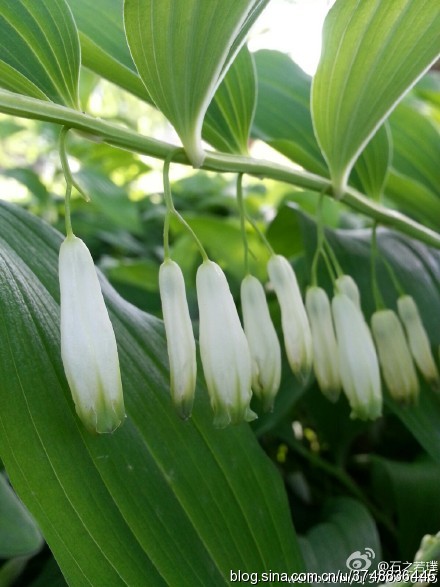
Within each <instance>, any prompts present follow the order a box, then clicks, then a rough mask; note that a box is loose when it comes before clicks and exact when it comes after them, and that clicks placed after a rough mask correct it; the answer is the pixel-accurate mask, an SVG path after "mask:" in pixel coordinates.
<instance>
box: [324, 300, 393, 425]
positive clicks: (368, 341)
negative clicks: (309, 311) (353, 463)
mask: <svg viewBox="0 0 440 587" xmlns="http://www.w3.org/2000/svg"><path fill="white" fill-rule="evenodd" d="M332 313H333V320H334V324H335V330H336V339H337V341H338V355H339V372H340V375H341V381H342V389H343V390H344V393H345V395H346V396H347V398H348V402H349V404H350V407H351V410H352V412H351V417H352V418H360V419H361V420H375V419H376V418H378V417H379V416H380V415H381V413H382V391H381V383H380V372H379V363H378V360H377V355H376V350H375V348H374V344H373V339H372V336H371V333H370V331H369V329H368V325H367V323H366V322H365V320H364V317H363V315H362V313H361V311H360V310H359V308H358V307H357V306H356V304H355V303H354V302H353V301H352V300H351V299H350V298H349V297H348V296H346V295H345V294H342V293H336V295H335V296H334V298H333V300H332Z"/></svg>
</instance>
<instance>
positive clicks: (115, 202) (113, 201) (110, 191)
mask: <svg viewBox="0 0 440 587" xmlns="http://www.w3.org/2000/svg"><path fill="white" fill-rule="evenodd" d="M75 179H76V181H77V182H78V184H79V186H80V187H81V189H83V190H84V192H85V193H86V194H87V195H88V196H89V197H90V200H91V204H92V205H91V206H90V207H91V208H92V209H93V208H94V209H96V210H97V211H98V212H99V214H100V215H101V216H102V217H103V218H105V219H107V220H109V221H110V222H111V223H112V225H114V226H115V227H118V228H125V229H126V230H130V231H131V232H132V233H133V234H139V233H140V232H141V231H142V229H141V223H140V219H139V215H138V212H137V207H136V204H135V203H134V202H130V200H129V199H128V194H127V192H126V190H124V189H123V188H121V187H119V186H117V185H116V184H115V183H114V182H112V181H111V179H109V178H108V177H107V176H106V175H105V174H104V173H101V172H100V171H98V170H97V169H95V168H93V167H83V168H82V169H81V171H78V172H77V173H75Z"/></svg>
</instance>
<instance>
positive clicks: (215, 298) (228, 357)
mask: <svg viewBox="0 0 440 587" xmlns="http://www.w3.org/2000/svg"><path fill="white" fill-rule="evenodd" d="M196 282H197V299H198V304H199V318H200V355H201V358H202V365H203V372H204V374H205V380H206V384H207V387H208V392H209V395H210V399H211V405H212V408H213V410H214V425H215V426H217V427H219V428H224V427H225V426H228V424H236V423H239V422H242V421H243V420H245V421H247V422H250V421H251V420H254V419H255V418H256V414H255V413H254V412H253V411H252V410H251V409H250V407H249V403H250V401H251V397H252V391H251V378H252V369H251V356H250V352H249V346H248V343H247V340H246V336H245V334H244V331H243V328H242V326H241V323H240V319H239V317H238V313H237V309H236V307H235V304H234V300H233V298H232V295H231V292H230V290H229V286H228V282H227V281H226V277H225V275H224V273H223V271H222V270H221V269H220V267H219V266H218V265H217V264H216V263H214V262H212V261H205V262H204V263H202V265H201V266H200V267H199V269H198V270H197V280H196Z"/></svg>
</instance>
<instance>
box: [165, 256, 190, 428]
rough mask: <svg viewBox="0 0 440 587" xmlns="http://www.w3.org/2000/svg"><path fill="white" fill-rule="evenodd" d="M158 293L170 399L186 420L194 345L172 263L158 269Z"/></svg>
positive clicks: (182, 284)
mask: <svg viewBox="0 0 440 587" xmlns="http://www.w3.org/2000/svg"><path fill="white" fill-rule="evenodd" d="M159 289H160V297H161V300H162V314H163V319H164V323H165V331H166V335H167V348H168V357H169V361H170V377H171V396H172V399H173V403H174V405H175V407H176V409H177V411H178V413H179V415H180V416H181V417H182V418H189V416H190V415H191V411H192V405H193V401H194V394H195V386H196V376H197V361H196V343H195V340H194V333H193V329H192V324H191V318H190V315H189V309H188V302H187V300H186V292H185V281H184V279H183V274H182V271H181V269H180V267H179V266H178V265H177V263H175V262H174V261H172V260H171V259H167V260H166V261H164V263H162V265H161V267H160V270H159Z"/></svg>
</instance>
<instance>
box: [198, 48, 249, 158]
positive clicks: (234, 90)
mask: <svg viewBox="0 0 440 587" xmlns="http://www.w3.org/2000/svg"><path fill="white" fill-rule="evenodd" d="M255 103H256V80H255V66H254V61H253V58H252V55H251V53H249V51H248V49H247V47H243V48H242V49H241V51H240V53H239V54H238V55H237V57H236V58H235V60H234V62H233V64H232V65H231V67H230V68H229V71H228V73H227V74H226V76H225V77H224V79H223V81H222V83H221V84H220V86H219V87H218V90H217V91H216V93H215V96H214V99H213V101H212V102H211V104H210V106H209V108H208V111H207V113H206V117H205V121H204V124H203V129H202V135H203V138H204V139H205V140H206V141H207V142H208V143H210V144H211V145H212V146H213V147H215V148H216V149H218V150H219V151H225V152H227V153H240V154H242V155H247V154H248V140H249V131H250V127H251V124H252V120H253V117H254V111H255Z"/></svg>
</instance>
